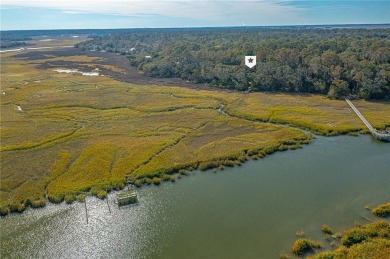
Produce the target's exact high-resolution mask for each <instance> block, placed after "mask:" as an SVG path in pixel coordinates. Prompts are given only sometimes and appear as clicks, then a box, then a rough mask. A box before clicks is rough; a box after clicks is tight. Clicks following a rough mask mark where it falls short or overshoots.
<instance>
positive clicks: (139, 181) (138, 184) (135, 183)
mask: <svg viewBox="0 0 390 259" xmlns="http://www.w3.org/2000/svg"><path fill="white" fill-rule="evenodd" d="M134 185H135V186H136V187H141V185H142V181H141V180H140V179H137V180H135V181H134Z"/></svg>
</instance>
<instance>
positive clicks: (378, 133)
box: [345, 99, 390, 141]
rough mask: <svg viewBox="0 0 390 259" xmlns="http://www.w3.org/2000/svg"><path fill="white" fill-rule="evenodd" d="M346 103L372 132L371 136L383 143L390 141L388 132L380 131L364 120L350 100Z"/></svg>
mask: <svg viewBox="0 0 390 259" xmlns="http://www.w3.org/2000/svg"><path fill="white" fill-rule="evenodd" d="M345 101H346V102H347V103H348V104H349V106H351V108H352V110H353V111H354V112H355V113H356V115H357V116H359V118H360V119H361V120H362V121H363V123H364V124H365V125H366V127H367V128H368V129H369V130H370V132H371V134H372V135H373V136H374V138H376V139H378V140H381V141H390V132H387V131H383V132H382V131H378V130H376V129H375V128H374V127H373V126H371V124H370V123H369V122H368V121H367V120H366V118H364V116H363V115H362V114H361V113H360V112H359V110H358V109H357V108H356V107H355V105H353V103H352V102H351V101H350V100H349V99H345Z"/></svg>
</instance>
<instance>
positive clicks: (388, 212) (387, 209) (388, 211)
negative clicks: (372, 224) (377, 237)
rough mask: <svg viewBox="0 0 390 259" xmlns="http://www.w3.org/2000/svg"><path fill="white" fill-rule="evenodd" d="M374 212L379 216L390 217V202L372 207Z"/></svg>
mask: <svg viewBox="0 0 390 259" xmlns="http://www.w3.org/2000/svg"><path fill="white" fill-rule="evenodd" d="M372 213H373V214H374V215H376V216H378V217H389V216H390V202H389V203H385V204H380V205H378V206H377V207H375V208H373V209H372Z"/></svg>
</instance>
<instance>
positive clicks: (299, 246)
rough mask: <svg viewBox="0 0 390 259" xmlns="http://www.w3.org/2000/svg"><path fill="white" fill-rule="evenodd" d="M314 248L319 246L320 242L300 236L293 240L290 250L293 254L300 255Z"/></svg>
mask: <svg viewBox="0 0 390 259" xmlns="http://www.w3.org/2000/svg"><path fill="white" fill-rule="evenodd" d="M314 248H321V244H320V243H319V242H317V241H314V240H310V239H304V238H300V239H297V240H296V241H295V242H294V244H293V246H292V249H291V250H292V253H293V254H295V255H298V256H300V255H302V254H304V253H307V252H309V251H311V250H313V249H314Z"/></svg>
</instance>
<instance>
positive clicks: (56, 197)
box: [48, 193, 64, 203]
mask: <svg viewBox="0 0 390 259" xmlns="http://www.w3.org/2000/svg"><path fill="white" fill-rule="evenodd" d="M48 199H49V201H50V202H52V203H61V202H62V201H63V200H64V194H62V193H51V194H50V193H49V195H48Z"/></svg>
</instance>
